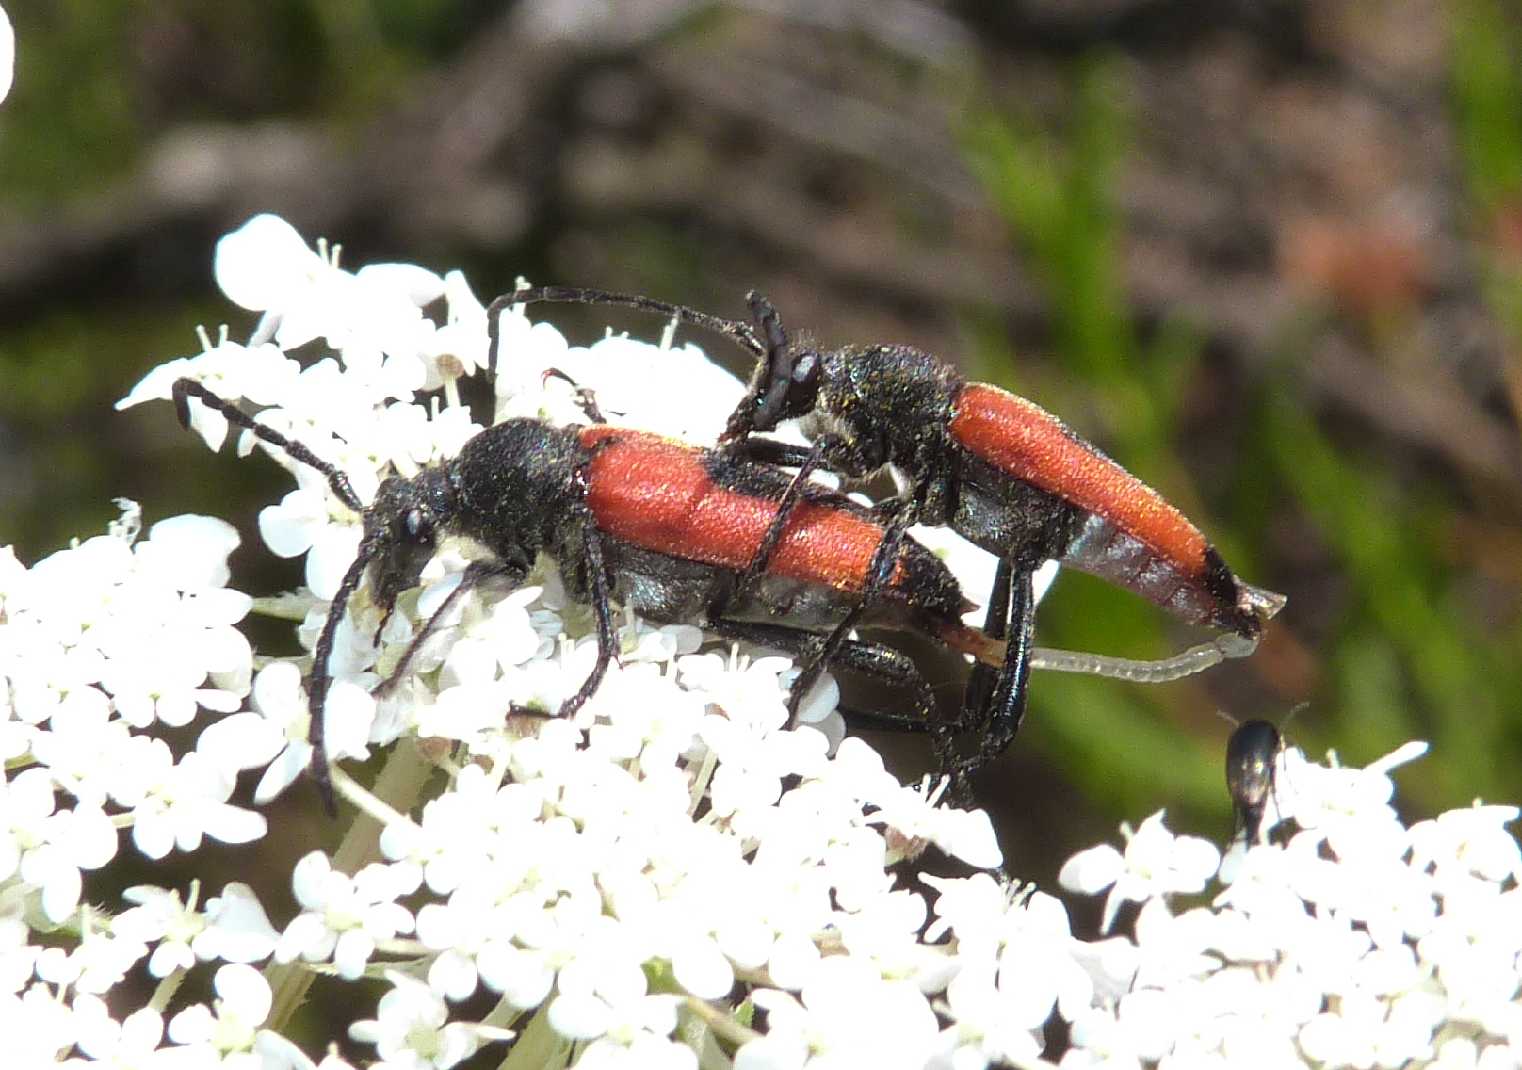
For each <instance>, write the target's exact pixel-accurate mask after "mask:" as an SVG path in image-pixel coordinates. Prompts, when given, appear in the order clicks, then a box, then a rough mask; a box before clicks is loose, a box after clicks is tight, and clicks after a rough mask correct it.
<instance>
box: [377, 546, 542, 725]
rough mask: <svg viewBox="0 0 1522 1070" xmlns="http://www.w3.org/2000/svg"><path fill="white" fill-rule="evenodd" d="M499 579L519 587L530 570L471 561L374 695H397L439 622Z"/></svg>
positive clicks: (502, 563) (511, 564)
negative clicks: (474, 592)
mask: <svg viewBox="0 0 1522 1070" xmlns="http://www.w3.org/2000/svg"><path fill="white" fill-rule="evenodd" d="M500 576H507V577H509V578H510V579H511V581H512V585H513V586H514V587H517V586H518V585H519V584H521V583H522V582H523V580H524V579H525V577H527V576H528V569H527V568H525V567H524V566H523V564H522V563H520V562H507V561H498V560H493V559H489V558H488V559H485V560H481V561H472V562H471V563H470V564H468V565H466V566H465V571H464V572H462V573H461V574H460V583H459V586H457V587H456V588H455V589H454V590H452V591H450V592H449V596H448V597H447V598H445V599H444V602H443V604H442V605H440V606H439V608H438V609H436V610H434V611H433V616H431V617H429V618H428V620H427V621H426V622H424V624H423V626H422V627H421V628H419V629H418V633H417V634H416V635H414V636H413V637H412V642H410V643H408V644H407V649H406V650H404V651H403V652H402V658H401V660H400V661H398V662H397V663H396V668H394V669H392V670H391V674H390V675H389V676H387V677H386V678H385V679H384V680H382V681H381V682H380V686H379V687H377V688H376V689H375V690H374V691H373V692H371V693H372V694H374V695H376V696H377V697H379V698H385V697H387V696H388V695H390V694H391V693H392V692H394V691H395V690H396V687H397V685H398V684H399V683H401V680H402V677H403V676H405V675H406V673H407V668H408V666H410V665H411V664H412V659H413V658H414V657H416V656H417V652H418V651H419V650H421V649H422V648H423V644H424V643H426V642H427V641H428V640H429V638H431V637H432V635H433V633H434V632H435V631H437V630H438V628H439V622H440V621H441V620H442V619H443V617H444V615H445V614H446V613H448V612H449V610H450V609H451V608H453V606H454V604H455V603H456V602H458V601H459V600H460V599H461V598H463V597H464V596H465V595H466V594H468V593H469V592H470V591H471V590H473V589H474V588H476V587H479V586H480V585H481V584H482V583H484V582H486V581H487V580H492V579H496V578H498V577H500Z"/></svg>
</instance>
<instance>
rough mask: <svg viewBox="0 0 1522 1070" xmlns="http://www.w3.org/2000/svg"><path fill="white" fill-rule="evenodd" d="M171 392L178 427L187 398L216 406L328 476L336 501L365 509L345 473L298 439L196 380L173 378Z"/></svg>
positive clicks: (186, 422) (185, 415) (185, 416)
mask: <svg viewBox="0 0 1522 1070" xmlns="http://www.w3.org/2000/svg"><path fill="white" fill-rule="evenodd" d="M172 393H173V396H174V411H175V413H176V415H178V416H179V418H180V426H182V427H184V428H186V429H187V430H188V429H189V427H190V401H189V399H190V398H195V399H196V400H197V401H199V402H201V404H203V405H205V406H206V407H207V408H210V409H215V410H216V411H217V412H219V413H221V414H222V415H223V416H225V417H227V419H228V422H229V423H234V424H237V425H238V426H239V427H241V428H243V429H244V430H246V431H249V432H252V433H253V435H254V437H256V438H259V439H262V440H263V441H265V442H268V443H269V444H270V445H272V446H278V447H280V448H281V449H283V450H285V452H286V454H287V455H289V456H290V457H293V458H295V459H296V460H298V461H300V462H301V463H302V464H305V465H308V466H310V467H311V468H313V469H315V470H316V471H317V472H319V473H321V474H322V475H323V476H324V477H325V478H326V479H327V481H328V486H330V487H332V488H333V493H334V495H336V496H337V498H338V500H339V501H341V502H343V503H344V504H345V505H347V506H348V507H349V508H350V509H353V510H354V511H355V512H356V513H363V512H364V511H365V503H364V502H362V501H360V500H359V495H357V494H355V493H354V488H353V486H351V485H350V483H349V477H348V476H346V475H344V473H343V472H342V471H341V470H340V469H339V468H338V467H337V466H336V465H333V464H330V463H329V462H327V461H325V460H323V459H322V458H321V457H319V456H317V454H315V453H313V452H312V451H311V450H310V449H308V448H307V447H305V446H303V445H302V444H301V443H300V442H297V441H295V440H294V439H290V438H287V437H286V436H284V435H282V434H281V433H280V432H279V431H276V430H275V429H274V428H273V427H270V426H268V425H267V424H261V423H260V422H259V421H257V420H255V419H254V418H253V417H252V416H250V415H248V413H246V412H244V411H243V410H242V409H240V408H238V407H237V406H236V405H234V404H232V403H231V402H230V401H227V400H225V399H224V398H221V397H218V396H217V395H216V394H214V393H212V392H211V391H210V390H208V389H206V387H205V385H204V384H202V383H200V382H198V381H196V380H195V379H176V380H175V381H174V388H173V391H172Z"/></svg>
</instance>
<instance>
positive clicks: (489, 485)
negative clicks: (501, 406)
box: [448, 418, 590, 564]
mask: <svg viewBox="0 0 1522 1070" xmlns="http://www.w3.org/2000/svg"><path fill="white" fill-rule="evenodd" d="M589 459H590V454H589V452H588V451H587V450H586V449H585V448H584V447H583V446H582V445H581V443H580V441H579V440H578V439H577V437H576V429H575V428H559V427H550V426H548V425H547V424H544V423H542V422H541V421H539V420H533V419H527V418H523V419H514V420H506V421H504V422H502V423H500V424H497V425H496V426H495V427H489V428H487V429H486V430H485V431H482V432H481V433H480V434H479V435H477V436H476V437H475V438H473V439H471V440H470V441H469V442H467V443H466V444H465V447H464V449H462V450H461V451H460V454H459V456H458V457H456V458H455V459H454V460H453V461H451V462H450V463H449V466H448V472H449V483H450V486H451V487H452V488H453V492H454V496H455V501H456V513H455V515H454V517H453V522H452V524H451V526H450V530H452V531H454V532H455V533H457V534H460V535H464V536H467V537H469V538H471V539H474V540H475V541H476V542H479V543H480V544H481V545H483V546H484V547H486V548H487V549H488V550H490V551H491V552H492V553H493V554H495V555H496V556H497V557H498V558H501V559H502V560H504V561H515V562H522V563H524V564H532V562H533V560H534V558H535V556H536V555H537V554H538V553H539V551H540V550H543V549H546V548H548V549H550V550H552V551H553V550H555V549H556V547H558V545H559V544H560V542H561V541H563V538H564V535H565V531H566V529H567V527H568V526H573V525H575V524H578V523H580V522H581V521H582V516H583V511H582V509H581V508H580V506H581V504H582V502H583V501H584V499H585V488H584V485H583V481H582V471H583V468H584V467H585V465H586V463H587V461H588V460H589Z"/></svg>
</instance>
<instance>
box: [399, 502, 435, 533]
mask: <svg viewBox="0 0 1522 1070" xmlns="http://www.w3.org/2000/svg"><path fill="white" fill-rule="evenodd" d="M402 526H403V527H404V528H405V529H406V530H407V537H408V538H409V539H412V540H414V541H418V542H420V541H422V540H423V539H426V538H427V537H428V536H429V534H430V533H431V532H432V531H433V523H432V521H430V520H429V519H428V515H427V514H426V513H424V512H423V510H422V509H420V508H418V507H417V506H413V507H412V508H411V509H408V510H407V512H406V515H405V516H403V517H402Z"/></svg>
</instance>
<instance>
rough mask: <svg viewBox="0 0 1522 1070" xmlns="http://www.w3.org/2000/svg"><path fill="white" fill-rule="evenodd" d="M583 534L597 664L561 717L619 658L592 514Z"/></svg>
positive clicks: (585, 696) (589, 693)
mask: <svg viewBox="0 0 1522 1070" xmlns="http://www.w3.org/2000/svg"><path fill="white" fill-rule="evenodd" d="M582 532H583V534H582V544H583V547H584V551H583V552H584V553H585V554H586V565H587V583H588V586H589V588H590V591H589V594H590V596H591V597H590V600H591V603H592V615H593V617H595V618H596V621H597V662H596V664H594V665H593V666H592V671H591V673H590V674H588V676H587V679H586V682H585V683H583V684H582V685H581V687H580V688H579V689H577V691H576V694H574V695H572V696H571V697H570V698H568V699H566V700H565V701H564V702H562V703H561V704H560V714H559V716H561V717H570V716H572V715H573V714H574V713H575V712H576V711H577V710H579V709H581V707H582V706H583V705H584V704H585V703H586V701H587V699H589V698H591V697H592V695H593V694H594V693H595V692H596V691H597V688H598V685H599V684H601V683H602V678H603V677H604V676H606V675H607V674H608V666H609V665H610V664H612V662H613V660H614V659H615V658H616V657H618V632H617V630H616V629H615V628H614V627H613V610H612V609H611V608H610V607H609V605H608V598H609V590H608V569H607V565H606V564H605V563H604V561H603V553H602V534H601V533H600V532H599V531H598V530H597V523H596V522H595V521H594V520H593V519H592V515H591V513H586V514H584V519H583V529H582Z"/></svg>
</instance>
